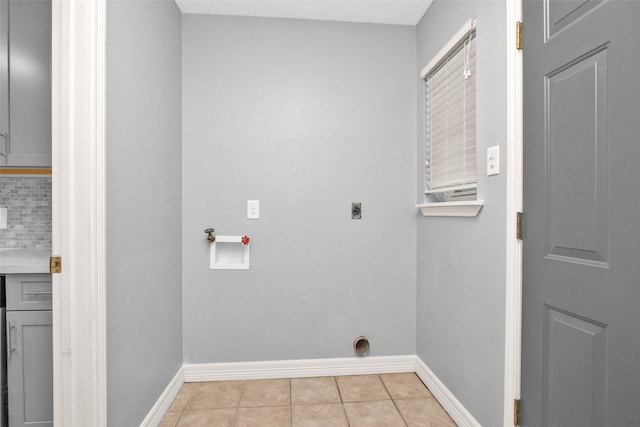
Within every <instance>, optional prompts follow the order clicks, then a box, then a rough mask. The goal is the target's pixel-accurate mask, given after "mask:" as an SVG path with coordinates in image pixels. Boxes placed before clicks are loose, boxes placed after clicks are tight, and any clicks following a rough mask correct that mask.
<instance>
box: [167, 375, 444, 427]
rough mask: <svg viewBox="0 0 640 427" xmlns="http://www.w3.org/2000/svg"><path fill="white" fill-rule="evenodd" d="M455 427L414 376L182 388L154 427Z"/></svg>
mask: <svg viewBox="0 0 640 427" xmlns="http://www.w3.org/2000/svg"><path fill="white" fill-rule="evenodd" d="M196 426H198V427H199V426H208V427H209V426H214V427H218V426H219V427H253V426H255V427H280V426H286V427H342V426H344V427H379V426H380V427H382V426H385V427H396V426H397V427H406V426H408V427H422V426H425V427H455V426H456V424H455V423H454V422H453V421H452V420H451V418H449V416H448V415H447V413H446V412H445V411H444V409H442V407H441V406H440V404H439V403H438V402H437V401H436V400H435V398H434V397H433V395H432V394H431V392H429V390H428V389H427V388H426V387H425V386H424V384H423V383H422V382H421V381H420V379H419V378H418V377H417V376H416V374H414V373H404V374H383V375H353V376H341V377H318V378H293V379H276V380H251V381H216V382H202V383H186V384H184V386H183V387H182V389H181V390H180V393H178V396H177V397H176V399H175V400H174V402H173V403H172V405H171V407H170V408H169V411H168V412H167V414H166V415H165V417H164V419H163V420H162V422H161V423H160V427H196Z"/></svg>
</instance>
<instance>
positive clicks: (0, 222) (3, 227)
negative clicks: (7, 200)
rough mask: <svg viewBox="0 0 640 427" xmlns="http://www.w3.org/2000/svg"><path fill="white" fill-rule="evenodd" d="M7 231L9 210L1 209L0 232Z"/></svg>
mask: <svg viewBox="0 0 640 427" xmlns="http://www.w3.org/2000/svg"><path fill="white" fill-rule="evenodd" d="M6 229H7V208H0V230H6Z"/></svg>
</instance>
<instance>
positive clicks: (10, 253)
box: [0, 249, 51, 274]
mask: <svg viewBox="0 0 640 427" xmlns="http://www.w3.org/2000/svg"><path fill="white" fill-rule="evenodd" d="M50 256H51V249H0V274H15V273H18V274H19V273H48V272H49V257H50Z"/></svg>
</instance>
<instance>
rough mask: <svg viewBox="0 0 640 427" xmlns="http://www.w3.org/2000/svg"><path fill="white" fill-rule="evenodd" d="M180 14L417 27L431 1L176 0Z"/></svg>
mask: <svg viewBox="0 0 640 427" xmlns="http://www.w3.org/2000/svg"><path fill="white" fill-rule="evenodd" d="M175 1H176V3H177V4H178V7H179V8H180V10H181V11H182V13H204V14H211V15H233V16H260V17H268V18H295V19H316V20H323V21H346V22H365V23H371V24H396V25H416V24H417V23H418V21H420V18H422V15H424V12H425V11H426V10H427V8H428V7H429V5H430V4H431V2H432V0H175Z"/></svg>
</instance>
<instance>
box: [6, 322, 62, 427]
mask: <svg viewBox="0 0 640 427" xmlns="http://www.w3.org/2000/svg"><path fill="white" fill-rule="evenodd" d="M51 333H52V329H51V312H50V311H10V312H7V385H8V391H9V394H8V399H7V400H8V402H9V426H10V427H20V426H41V427H47V426H51V427H53V346H52V339H51V336H52V335H51Z"/></svg>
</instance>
